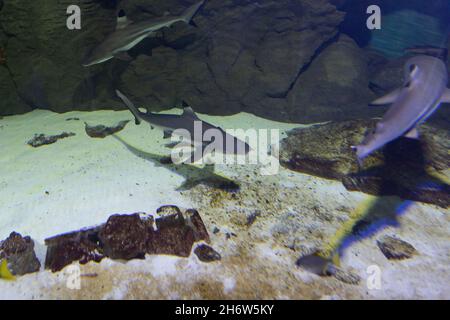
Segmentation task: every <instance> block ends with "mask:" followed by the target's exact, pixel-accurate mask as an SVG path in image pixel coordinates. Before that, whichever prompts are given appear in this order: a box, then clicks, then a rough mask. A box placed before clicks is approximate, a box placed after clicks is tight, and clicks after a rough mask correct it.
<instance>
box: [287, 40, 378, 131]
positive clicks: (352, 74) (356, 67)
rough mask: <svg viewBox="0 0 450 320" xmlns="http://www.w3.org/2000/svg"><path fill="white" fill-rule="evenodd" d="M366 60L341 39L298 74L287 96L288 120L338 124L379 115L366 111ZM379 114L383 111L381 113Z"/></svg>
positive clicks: (354, 46) (369, 95)
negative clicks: (335, 122)
mask: <svg viewBox="0 0 450 320" xmlns="http://www.w3.org/2000/svg"><path fill="white" fill-rule="evenodd" d="M367 65H368V59H367V57H366V54H365V52H364V51H363V50H362V49H360V48H359V47H358V46H357V44H356V43H355V42H354V41H353V40H352V39H351V38H349V37H348V36H345V35H341V36H340V37H339V39H338V41H337V42H335V43H333V44H331V45H330V46H329V47H327V48H326V49H325V50H324V51H323V52H321V53H320V54H319V56H318V57H317V58H316V59H315V60H314V61H313V62H312V63H311V66H310V67H309V68H308V69H307V70H306V71H305V72H304V73H302V74H301V76H300V78H299V79H298V81H297V82H296V84H295V85H294V87H293V88H292V90H291V92H290V93H289V96H288V101H289V103H288V112H289V116H290V119H292V120H294V119H295V121H297V122H301V123H311V122H323V121H328V120H334V121H340V120H349V119H357V118H367V117H373V116H378V115H381V114H382V113H380V109H379V108H368V107H367V105H368V104H369V103H370V102H371V101H372V100H374V98H375V95H374V94H373V93H372V92H371V91H370V90H369V74H368V67H367ZM381 112H382V110H381Z"/></svg>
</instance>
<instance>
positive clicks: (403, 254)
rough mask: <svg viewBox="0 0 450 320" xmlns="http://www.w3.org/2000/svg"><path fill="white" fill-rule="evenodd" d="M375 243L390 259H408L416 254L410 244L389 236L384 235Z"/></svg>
mask: <svg viewBox="0 0 450 320" xmlns="http://www.w3.org/2000/svg"><path fill="white" fill-rule="evenodd" d="M377 245H378V247H379V248H380V250H381V252H383V254H384V255H385V256H386V258H388V259H390V260H402V259H409V258H411V257H412V256H413V255H416V254H417V250H416V249H415V248H414V247H413V246H412V245H411V244H409V243H408V242H406V241H403V240H401V239H398V238H395V237H391V236H384V237H383V238H381V239H380V240H378V241H377Z"/></svg>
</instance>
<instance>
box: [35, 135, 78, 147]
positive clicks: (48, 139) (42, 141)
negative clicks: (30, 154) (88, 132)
mask: <svg viewBox="0 0 450 320" xmlns="http://www.w3.org/2000/svg"><path fill="white" fill-rule="evenodd" d="M74 135H75V133H72V132H69V133H67V132H63V133H61V134H58V135H54V136H46V135H45V134H35V135H34V137H33V139H31V140H29V141H28V142H27V144H28V145H30V146H32V147H33V148H38V147H42V146H44V145H48V144H53V143H55V142H56V141H58V140H60V139H64V138H68V137H73V136H74Z"/></svg>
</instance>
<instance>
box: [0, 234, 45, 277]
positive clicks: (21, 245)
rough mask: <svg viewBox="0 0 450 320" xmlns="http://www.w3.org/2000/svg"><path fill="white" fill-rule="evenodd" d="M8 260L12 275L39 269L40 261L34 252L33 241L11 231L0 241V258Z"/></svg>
mask: <svg viewBox="0 0 450 320" xmlns="http://www.w3.org/2000/svg"><path fill="white" fill-rule="evenodd" d="M2 259H6V260H7V261H8V268H9V270H10V271H11V273H12V274H13V275H24V274H27V273H33V272H36V271H39V268H40V267H41V263H40V262H39V260H38V258H37V257H36V253H35V252H34V241H33V240H32V239H31V238H30V237H22V236H21V235H20V234H18V233H16V232H12V233H11V234H10V235H9V237H8V238H6V239H5V240H3V241H0V260H2Z"/></svg>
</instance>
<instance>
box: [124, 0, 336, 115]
mask: <svg viewBox="0 0 450 320" xmlns="http://www.w3.org/2000/svg"><path fill="white" fill-rule="evenodd" d="M177 6H178V4H177ZM128 7H129V10H130V11H131V12H136V13H138V12H139V10H138V9H139V5H138V3H136V2H133V1H130V2H129V4H128ZM165 7H167V9H168V10H169V11H172V10H170V7H168V6H167V4H165V3H161V4H160V8H165ZM156 8H158V7H157V6H154V7H152V8H150V9H149V10H150V11H153V12H156ZM182 9H183V8H182V7H180V8H179V10H182ZM160 11H162V9H160ZM176 11H178V7H177V9H176ZM158 14H161V13H160V12H158ZM342 19H343V13H341V12H338V11H337V10H336V9H335V7H334V6H332V5H330V4H329V3H328V1H326V0H319V1H318V0H314V1H312V0H305V1H302V3H301V5H299V4H298V2H296V1H292V0H281V1H272V0H266V1H263V3H258V4H256V3H254V2H250V1H245V2H240V3H239V5H236V3H235V2H232V1H228V2H224V1H216V0H211V1H207V2H206V3H205V6H204V7H203V9H202V10H201V12H200V13H199V14H198V15H197V16H196V17H195V19H194V20H195V23H196V24H197V25H198V28H192V27H189V26H186V25H183V24H177V25H175V26H174V27H173V28H170V29H167V30H164V31H163V41H164V42H165V44H166V45H168V46H169V47H166V48H163V47H154V48H151V49H150V50H149V49H144V50H142V51H141V54H140V55H138V56H137V58H136V60H134V61H133V62H132V63H131V64H130V66H129V67H128V68H127V69H126V70H125V72H124V73H123V74H122V75H121V83H120V87H121V89H122V90H123V91H124V92H125V93H127V94H129V95H130V97H131V98H133V99H134V101H137V103H138V104H141V105H145V106H149V107H151V108H152V110H161V109H164V108H168V107H173V106H174V105H176V104H179V103H180V102H181V101H182V100H186V101H188V102H189V103H190V104H191V105H192V106H194V109H195V110H196V111H198V112H204V113H209V114H218V115H219V114H220V115H226V114H233V113H237V112H239V111H243V110H245V111H247V112H253V113H255V114H257V115H260V116H264V117H268V118H276V119H282V120H289V115H288V113H287V110H286V108H287V105H288V104H287V100H286V96H287V94H288V92H289V91H290V89H291V88H292V86H293V85H294V84H295V82H296V81H297V78H298V75H299V73H300V72H301V70H302V69H303V68H304V67H305V66H307V65H308V64H309V62H310V61H311V59H312V58H313V57H314V55H315V53H316V51H317V50H318V49H319V47H320V46H322V45H323V44H324V43H325V42H326V41H328V40H330V39H331V38H333V37H334V36H335V35H336V34H337V28H338V25H339V23H340V22H341V21H342ZM211 30H214V32H211ZM150 51H151V57H150ZM149 88H151V89H150V90H149Z"/></svg>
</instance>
